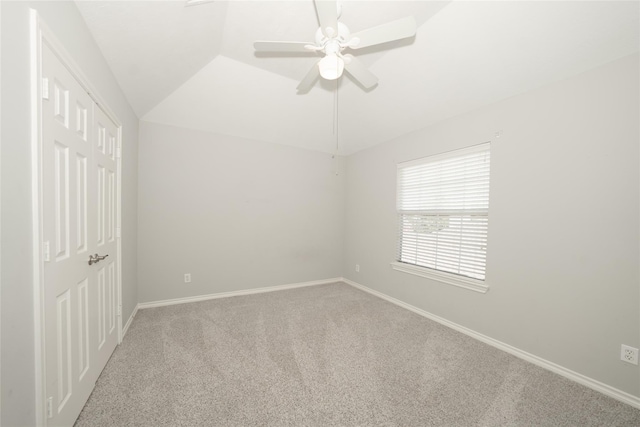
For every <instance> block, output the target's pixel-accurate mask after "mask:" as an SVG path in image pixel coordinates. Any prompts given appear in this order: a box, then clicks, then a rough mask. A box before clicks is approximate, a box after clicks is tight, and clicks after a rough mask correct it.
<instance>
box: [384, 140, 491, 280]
mask: <svg viewBox="0 0 640 427" xmlns="http://www.w3.org/2000/svg"><path fill="white" fill-rule="evenodd" d="M397 207H398V220H399V227H398V231H399V233H398V253H397V258H396V259H397V262H394V263H392V267H393V268H394V269H396V270H400V271H404V272H407V273H412V274H417V275H420V276H424V277H429V278H432V279H436V280H439V281H442V282H446V283H450V284H453V285H457V286H462V287H464V288H467V289H472V290H475V291H479V292H486V291H487V290H488V286H487V285H486V283H485V264H486V257H487V231H488V226H489V143H485V144H480V145H476V146H473V147H469V148H465V149H462V150H456V151H452V152H449V153H444V154H440V155H436V156H432V157H426V158H423V159H418V160H414V161H411V162H406V163H400V164H399V165H398V201H397Z"/></svg>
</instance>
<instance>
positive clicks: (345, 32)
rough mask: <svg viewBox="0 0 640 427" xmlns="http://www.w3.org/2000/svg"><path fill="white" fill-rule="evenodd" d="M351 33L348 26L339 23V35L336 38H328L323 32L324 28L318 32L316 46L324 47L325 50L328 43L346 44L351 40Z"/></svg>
mask: <svg viewBox="0 0 640 427" xmlns="http://www.w3.org/2000/svg"><path fill="white" fill-rule="evenodd" d="M350 35H351V32H350V31H349V28H347V26H346V25H344V24H343V23H342V22H338V34H336V35H335V36H334V37H327V36H325V35H324V33H323V32H322V28H318V30H317V31H316V45H318V46H322V47H323V48H324V47H326V46H327V43H329V42H331V41H337V42H338V43H339V44H344V43H346V42H347V40H348V39H349V36H350Z"/></svg>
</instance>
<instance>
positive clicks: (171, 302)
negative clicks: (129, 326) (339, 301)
mask: <svg viewBox="0 0 640 427" xmlns="http://www.w3.org/2000/svg"><path fill="white" fill-rule="evenodd" d="M340 281H343V279H342V277H336V278H333V279H324V280H314V281H311V282H301V283H292V284H289V285H278V286H269V287H265V288H254V289H246V290H242V291H231V292H220V293H217V294H208V295H198V296H195V297H185V298H174V299H166V300H161V301H151V302H142V303H139V304H138V306H137V307H136V311H137V309H138V308H139V309H141V310H143V309H145V308H153V307H163V306H166V305H175V304H185V303H189V302H198V301H207V300H210V299H217V298H229V297H237V296H242V295H253V294H261V293H264V292H274V291H284V290H287V289H295V288H304V287H307V286H316V285H326V284H329V283H336V282H340Z"/></svg>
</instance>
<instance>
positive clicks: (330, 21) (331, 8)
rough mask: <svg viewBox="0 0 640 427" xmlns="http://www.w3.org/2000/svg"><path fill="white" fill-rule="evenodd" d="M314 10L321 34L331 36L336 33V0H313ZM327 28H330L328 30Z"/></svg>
mask: <svg viewBox="0 0 640 427" xmlns="http://www.w3.org/2000/svg"><path fill="white" fill-rule="evenodd" d="M315 3H316V12H317V13H318V21H319V22H320V28H321V29H322V34H324V35H325V36H327V37H333V36H335V35H336V34H338V3H337V1H336V0H315ZM328 28H329V29H330V30H328Z"/></svg>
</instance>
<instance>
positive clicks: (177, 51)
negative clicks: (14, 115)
mask: <svg viewBox="0 0 640 427" xmlns="http://www.w3.org/2000/svg"><path fill="white" fill-rule="evenodd" d="M76 4H77V5H78V8H79V10H80V12H81V13H82V15H83V17H84V19H85V21H86V22H87V25H88V27H89V28H90V30H91V32H92V34H93V35H94V38H95V39H96V41H97V43H98V45H99V47H100V49H101V50H102V52H103V54H104V56H105V58H106V59H107V62H108V63H109V65H110V67H111V69H112V71H113V73H114V75H115V76H116V78H117V79H118V82H119V83H120V85H121V87H122V89H123V91H124V92H125V94H126V96H127V97H128V99H129V102H130V103H131V105H132V107H133V108H134V110H135V111H136V113H137V114H138V116H139V117H140V118H141V119H143V120H147V121H151V122H158V123H165V124H170V125H175V126H181V127H187V128H192V129H199V130H206V131H211V132H215V133H219V134H225V135H232V136H237V137H243V138H250V139H254V140H258V141H266V142H275V143H282V144H287V145H294V146H299V147H303V148H308V149H312V150H318V151H324V152H335V151H336V145H337V146H338V152H339V153H340V154H349V153H353V152H355V151H358V150H361V149H364V148H366V147H370V146H373V145H375V144H378V143H381V142H384V141H387V140H390V139H393V138H395V137H398V136H400V135H403V134H406V133H408V132H411V131H413V130H417V129H420V128H423V127H425V126H428V125H430V124H433V123H435V122H438V121H440V120H443V119H445V118H448V117H452V116H455V115H458V114H462V113H464V112H467V111H471V110H473V109H476V108H479V107H481V106H484V105H487V104H490V103H493V102H496V101H499V100H501V99H505V98H508V97H510V96H513V95H516V94H519V93H522V92H525V91H528V90H531V89H533V88H536V87H539V86H542V85H544V84H547V83H550V82H553V81H557V80H560V79H563V78H566V77H569V76H571V75H575V74H577V73H580V72H582V71H585V70H588V69H590V68H594V67H596V66H598V65H601V64H604V63H607V62H609V61H612V60H615V59H617V58H620V57H623V56H626V55H630V54H633V53H635V52H638V51H639V45H640V41H639V40H640V30H639V29H640V18H639V16H640V5H639V3H638V2H635V1H620V2H618V1H456V0H453V1H425V0H422V1H421V0H416V1H355V0H354V1H348V0H345V1H342V16H341V18H340V21H341V22H344V23H345V24H347V25H348V26H349V28H350V30H351V31H352V32H355V31H359V30H362V29H365V28H369V27H372V26H375V25H379V24H382V23H385V22H388V21H391V20H394V19H398V18H401V17H404V16H408V15H413V16H415V18H416V21H417V23H418V31H417V34H416V36H415V38H411V39H405V40H401V41H397V42H392V43H387V44H385V45H383V46H382V47H372V48H365V49H362V50H359V51H357V52H355V53H354V54H356V55H357V56H358V58H359V59H360V60H362V61H363V62H364V63H365V64H366V65H367V66H368V67H369V69H370V70H371V71H372V72H373V73H374V74H375V75H376V76H377V77H378V78H379V84H378V85H377V86H376V87H374V88H373V89H370V90H364V89H362V88H361V87H360V86H359V85H358V84H357V83H355V82H354V81H352V80H351V79H350V77H349V76H348V75H346V74H345V75H344V76H343V77H342V78H341V79H340V80H338V81H337V82H336V81H332V82H329V81H324V80H322V79H320V80H319V81H318V82H316V84H315V86H314V87H313V89H311V91H309V92H308V93H304V94H298V93H297V92H296V86H297V85H298V83H299V81H300V80H301V79H302V78H303V77H304V76H305V74H306V73H307V71H308V70H309V69H310V68H311V67H312V66H313V64H314V63H315V61H317V59H318V56H317V55H316V54H314V53H310V54H302V55H291V54H285V55H283V54H279V55H278V54H256V53H255V52H254V48H253V41H255V40H290V41H313V40H314V34H315V31H316V29H317V27H318V22H317V19H316V15H315V9H314V4H313V1H312V0H290V1H264V0H263V1H240V0H238V1H213V2H208V3H203V4H200V5H198V6H192V7H185V2H184V1H77V2H76ZM336 129H337V131H336Z"/></svg>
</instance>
